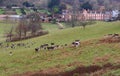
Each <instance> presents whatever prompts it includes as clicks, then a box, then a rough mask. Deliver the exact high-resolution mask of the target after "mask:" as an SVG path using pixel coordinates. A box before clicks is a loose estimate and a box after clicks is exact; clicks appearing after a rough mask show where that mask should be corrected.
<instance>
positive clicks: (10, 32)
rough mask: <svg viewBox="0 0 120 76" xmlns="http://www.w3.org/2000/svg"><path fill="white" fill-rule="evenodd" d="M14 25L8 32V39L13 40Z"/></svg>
mask: <svg viewBox="0 0 120 76" xmlns="http://www.w3.org/2000/svg"><path fill="white" fill-rule="evenodd" d="M13 30H14V28H13V26H12V27H11V29H10V31H9V32H8V33H7V34H6V37H7V40H6V41H11V40H12V36H13Z"/></svg>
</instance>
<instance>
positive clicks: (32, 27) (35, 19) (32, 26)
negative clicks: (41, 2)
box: [27, 13, 42, 35]
mask: <svg viewBox="0 0 120 76" xmlns="http://www.w3.org/2000/svg"><path fill="white" fill-rule="evenodd" d="M27 18H28V20H29V25H28V29H29V31H31V34H32V35H35V33H36V32H37V31H39V30H42V26H41V21H40V15H39V14H38V13H32V14H29V15H27Z"/></svg>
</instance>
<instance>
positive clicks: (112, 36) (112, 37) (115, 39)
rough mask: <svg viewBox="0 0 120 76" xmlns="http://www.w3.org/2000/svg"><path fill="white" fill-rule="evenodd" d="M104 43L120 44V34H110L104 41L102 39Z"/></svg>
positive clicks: (101, 40)
mask: <svg viewBox="0 0 120 76" xmlns="http://www.w3.org/2000/svg"><path fill="white" fill-rule="evenodd" d="M100 42H102V43H118V42H120V35H119V34H108V35H105V36H104V37H103V38H102V39H100Z"/></svg>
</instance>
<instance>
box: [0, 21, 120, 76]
mask: <svg viewBox="0 0 120 76" xmlns="http://www.w3.org/2000/svg"><path fill="white" fill-rule="evenodd" d="M10 27H11V25H10V24H5V23H0V35H1V36H3V33H4V30H8V29H9V28H10ZM43 28H45V29H46V30H49V31H50V33H49V34H48V35H45V36H41V37H36V38H32V39H28V40H23V41H17V42H12V43H6V42H5V43H4V45H6V44H18V43H25V44H27V43H28V44H29V45H30V47H28V48H25V47H16V48H14V49H12V48H5V47H0V76H11V75H14V74H16V75H15V76H19V74H23V73H25V74H26V75H27V73H26V72H28V75H29V74H30V75H35V74H36V73H37V74H41V72H40V73H39V71H43V72H44V71H48V72H47V73H48V74H49V73H50V74H52V73H53V74H54V73H60V72H66V71H72V70H75V69H76V68H77V67H81V66H84V67H87V66H88V67H89V66H92V65H95V66H99V67H104V66H103V65H106V64H108V65H107V66H109V65H111V66H114V67H115V66H120V65H119V64H120V50H119V49H120V43H111V44H109V43H99V39H101V38H102V37H103V36H104V35H106V34H114V33H118V34H120V21H117V22H97V23H96V24H94V25H90V26H87V27H86V29H85V30H84V29H83V28H82V27H80V26H78V27H75V28H65V29H62V30H58V27H57V26H56V25H55V24H54V25H53V24H49V23H47V24H46V23H45V24H43ZM2 39H3V38H0V40H2ZM77 39H78V40H80V41H81V46H79V47H76V48H75V47H71V43H72V41H74V40H77ZM31 43H33V45H31ZM45 43H48V44H50V43H55V44H58V45H64V44H68V46H67V47H62V48H59V49H55V50H50V51H48V50H40V51H39V52H37V53H35V50H34V49H35V48H36V47H39V46H40V45H41V44H45ZM10 52H12V53H13V54H12V55H9V53H10ZM106 69H108V70H106ZM104 71H105V72H104ZM51 72H52V73H51ZM101 73H102V76H110V75H115V76H117V75H118V76H119V75H120V68H117V69H116V68H115V69H111V68H109V67H108V68H105V69H104V68H103V69H102V68H101V69H99V70H97V71H94V72H90V73H89V72H85V74H84V76H93V75H97V74H100V76H101ZM20 76H21V75H20ZM63 76H65V75H63ZM71 76H74V74H72V75H71ZM98 76H99V75H98Z"/></svg>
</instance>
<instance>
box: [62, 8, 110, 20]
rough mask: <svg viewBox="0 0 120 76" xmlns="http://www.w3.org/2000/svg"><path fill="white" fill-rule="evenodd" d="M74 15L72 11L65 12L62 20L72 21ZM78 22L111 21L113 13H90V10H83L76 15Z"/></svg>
mask: <svg viewBox="0 0 120 76" xmlns="http://www.w3.org/2000/svg"><path fill="white" fill-rule="evenodd" d="M73 15H74V14H73V13H72V12H71V11H70V10H63V13H62V18H63V19H64V21H68V20H71V19H72V16H73ZM76 17H77V20H83V19H84V20H105V19H110V18H111V17H112V12H111V11H106V12H98V11H90V10H83V11H79V12H78V13H77V14H76Z"/></svg>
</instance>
